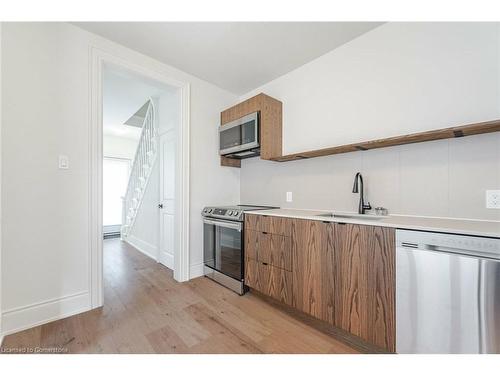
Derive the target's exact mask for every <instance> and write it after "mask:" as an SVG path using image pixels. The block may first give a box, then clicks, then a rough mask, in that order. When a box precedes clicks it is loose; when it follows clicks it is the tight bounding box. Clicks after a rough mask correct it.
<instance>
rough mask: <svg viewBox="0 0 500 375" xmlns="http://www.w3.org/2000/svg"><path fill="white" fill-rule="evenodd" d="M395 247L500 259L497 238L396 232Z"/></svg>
mask: <svg viewBox="0 0 500 375" xmlns="http://www.w3.org/2000/svg"><path fill="white" fill-rule="evenodd" d="M396 246H397V247H404V248H413V249H421V250H431V251H432V250H433V251H444V252H453V253H462V254H464V255H474V256H483V257H488V258H497V259H500V239H498V238H490V237H475V236H466V235H460V234H447V233H434V232H422V231H413V230H397V232H396Z"/></svg>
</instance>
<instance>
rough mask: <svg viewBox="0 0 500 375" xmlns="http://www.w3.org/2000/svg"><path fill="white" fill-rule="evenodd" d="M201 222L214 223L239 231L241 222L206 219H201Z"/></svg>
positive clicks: (217, 225)
mask: <svg viewBox="0 0 500 375" xmlns="http://www.w3.org/2000/svg"><path fill="white" fill-rule="evenodd" d="M203 222H204V223H205V224H209V225H215V226H216V227H223V228H229V229H236V230H237V231H238V232H241V223H230V222H227V221H216V220H208V219H203Z"/></svg>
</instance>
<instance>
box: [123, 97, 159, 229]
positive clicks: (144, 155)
mask: <svg viewBox="0 0 500 375" xmlns="http://www.w3.org/2000/svg"><path fill="white" fill-rule="evenodd" d="M157 134H158V129H157V124H156V110H155V106H154V103H153V100H152V99H149V105H148V110H147V112H146V116H145V118H144V123H143V126H142V131H141V137H140V139H139V144H138V146H137V150H136V152H135V157H134V162H133V163H132V170H131V172H130V177H129V180H128V186H127V192H126V193H125V197H124V198H123V214H122V216H123V221H122V237H126V236H127V235H128V234H130V231H131V230H132V228H133V226H134V223H135V219H136V217H137V213H138V211H139V209H140V207H141V203H142V198H143V195H144V191H145V190H146V187H147V185H148V181H149V177H150V176H151V172H152V169H153V165H154V163H155V160H156V154H157V150H158V144H157V142H158V140H157Z"/></svg>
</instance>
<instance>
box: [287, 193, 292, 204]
mask: <svg viewBox="0 0 500 375" xmlns="http://www.w3.org/2000/svg"><path fill="white" fill-rule="evenodd" d="M286 201H287V202H292V201H293V196H292V192H291V191H287V192H286Z"/></svg>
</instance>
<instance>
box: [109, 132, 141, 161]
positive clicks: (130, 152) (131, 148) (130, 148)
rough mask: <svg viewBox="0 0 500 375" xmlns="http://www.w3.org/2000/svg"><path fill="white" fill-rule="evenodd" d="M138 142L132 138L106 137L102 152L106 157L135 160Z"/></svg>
mask: <svg viewBox="0 0 500 375" xmlns="http://www.w3.org/2000/svg"><path fill="white" fill-rule="evenodd" d="M138 144H139V142H138V141H136V140H134V139H130V138H124V137H115V136H112V135H104V136H103V137H102V151H103V155H104V157H108V158H123V159H130V160H134V156H135V151H136V149H137V145H138Z"/></svg>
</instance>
